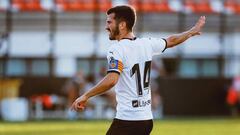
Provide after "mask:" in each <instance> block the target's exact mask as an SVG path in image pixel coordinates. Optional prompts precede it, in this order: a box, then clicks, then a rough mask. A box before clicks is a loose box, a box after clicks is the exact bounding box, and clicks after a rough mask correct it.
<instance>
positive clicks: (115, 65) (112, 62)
mask: <svg viewBox="0 0 240 135" xmlns="http://www.w3.org/2000/svg"><path fill="white" fill-rule="evenodd" d="M109 69H118V60H115V59H114V58H113V57H111V58H110V62H109Z"/></svg>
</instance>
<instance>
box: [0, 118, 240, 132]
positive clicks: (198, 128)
mask: <svg viewBox="0 0 240 135" xmlns="http://www.w3.org/2000/svg"><path fill="white" fill-rule="evenodd" d="M110 124H111V121H84V120H80V121H60V120H57V121H29V122H16V123H15V122H0V135H105V132H106V131H107V129H108V127H109V126H110ZM151 135H240V119H231V118H228V119H227V118H221V119H212V118H211V119H206V118H205V119H166V120H155V121H154V128H153V131H152V134H151Z"/></svg>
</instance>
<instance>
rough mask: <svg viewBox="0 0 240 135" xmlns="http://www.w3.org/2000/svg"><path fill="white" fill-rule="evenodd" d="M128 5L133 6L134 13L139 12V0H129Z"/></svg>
mask: <svg viewBox="0 0 240 135" xmlns="http://www.w3.org/2000/svg"><path fill="white" fill-rule="evenodd" d="M128 4H129V5H131V6H133V7H134V8H135V9H136V11H139V10H141V1H140V0H129V1H128Z"/></svg>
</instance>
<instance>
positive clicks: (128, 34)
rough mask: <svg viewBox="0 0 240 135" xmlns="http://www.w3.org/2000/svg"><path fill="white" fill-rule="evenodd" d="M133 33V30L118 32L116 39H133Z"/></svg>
mask: <svg viewBox="0 0 240 135" xmlns="http://www.w3.org/2000/svg"><path fill="white" fill-rule="evenodd" d="M134 38H135V35H134V34H133V32H126V33H120V34H119V36H118V37H117V40H118V41H120V40H122V39H134Z"/></svg>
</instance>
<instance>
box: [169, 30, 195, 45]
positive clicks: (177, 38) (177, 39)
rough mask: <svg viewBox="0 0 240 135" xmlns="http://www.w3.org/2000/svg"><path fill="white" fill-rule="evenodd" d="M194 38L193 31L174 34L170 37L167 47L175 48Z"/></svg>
mask: <svg viewBox="0 0 240 135" xmlns="http://www.w3.org/2000/svg"><path fill="white" fill-rule="evenodd" d="M192 36H193V32H192V29H190V30H188V31H185V32H182V33H180V34H174V35H171V36H170V37H168V38H167V39H166V40H167V47H168V48H170V47H174V46H176V45H178V44H181V43H182V42H184V41H186V40H187V39H188V38H190V37H192Z"/></svg>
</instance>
